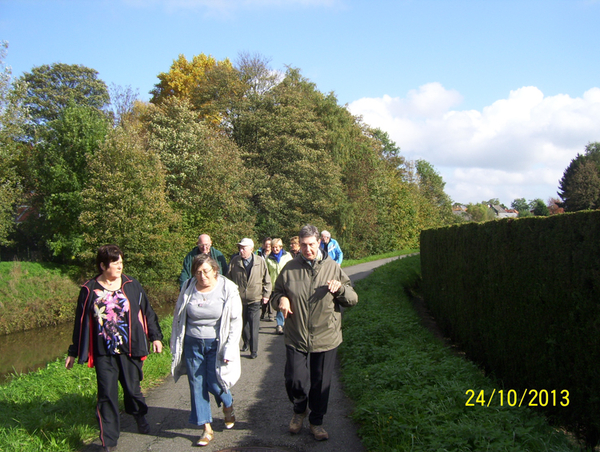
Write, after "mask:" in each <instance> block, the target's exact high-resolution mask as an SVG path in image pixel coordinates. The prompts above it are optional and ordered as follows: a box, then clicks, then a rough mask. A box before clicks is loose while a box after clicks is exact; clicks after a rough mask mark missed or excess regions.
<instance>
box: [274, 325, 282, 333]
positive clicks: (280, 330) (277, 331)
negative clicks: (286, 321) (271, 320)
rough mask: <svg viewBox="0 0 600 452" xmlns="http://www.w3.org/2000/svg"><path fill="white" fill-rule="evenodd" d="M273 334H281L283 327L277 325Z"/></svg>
mask: <svg viewBox="0 0 600 452" xmlns="http://www.w3.org/2000/svg"><path fill="white" fill-rule="evenodd" d="M275 332H276V333H277V334H283V327H282V326H281V325H277V328H275Z"/></svg>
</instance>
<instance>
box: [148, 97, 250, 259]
mask: <svg viewBox="0 0 600 452" xmlns="http://www.w3.org/2000/svg"><path fill="white" fill-rule="evenodd" d="M145 121H146V128H147V130H148V132H149V134H148V145H149V148H150V149H151V150H153V151H154V152H156V154H157V155H158V156H159V157H160V159H161V161H162V163H163V165H164V167H165V187H166V188H165V189H166V193H167V197H168V199H169V200H170V202H171V203H172V205H173V208H174V209H176V210H177V211H178V212H180V213H181V214H182V217H183V218H182V229H183V232H184V233H185V234H187V236H188V238H189V239H190V240H194V243H195V238H197V237H198V234H199V233H200V232H203V233H206V234H209V235H211V237H212V239H213V242H214V243H219V247H225V248H226V249H229V250H231V251H233V250H234V249H235V244H236V243H237V242H238V241H239V240H240V238H241V237H243V236H245V235H247V234H248V233H249V231H251V230H252V228H253V226H254V214H253V213H252V211H251V209H250V202H249V198H250V193H251V191H250V181H251V177H250V173H249V171H248V170H247V169H245V168H244V166H243V163H242V159H241V157H240V152H239V149H238V148H237V146H236V145H235V143H234V142H233V141H231V140H230V139H229V138H228V137H227V136H226V135H224V134H223V133H221V132H219V131H217V130H215V129H214V128H212V127H208V126H207V125H206V124H204V123H203V122H200V121H198V119H197V114H196V113H195V111H194V110H193V109H192V107H191V105H190V102H189V101H188V100H186V99H179V98H177V97H172V98H169V99H165V100H164V101H163V102H162V103H161V104H160V105H159V106H153V108H150V109H149V110H148V111H147V112H146V114H145Z"/></svg>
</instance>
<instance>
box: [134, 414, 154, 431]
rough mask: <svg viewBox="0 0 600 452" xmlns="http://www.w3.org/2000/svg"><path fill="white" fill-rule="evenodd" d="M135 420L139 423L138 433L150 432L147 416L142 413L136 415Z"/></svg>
mask: <svg viewBox="0 0 600 452" xmlns="http://www.w3.org/2000/svg"><path fill="white" fill-rule="evenodd" d="M133 417H134V418H135V422H136V423H137V428H138V433H141V434H143V435H147V434H148V433H150V426H149V425H148V421H146V417H145V416H144V415H143V414H142V415H135V416H133Z"/></svg>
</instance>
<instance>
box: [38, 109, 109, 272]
mask: <svg viewBox="0 0 600 452" xmlns="http://www.w3.org/2000/svg"><path fill="white" fill-rule="evenodd" d="M108 130H109V123H108V120H107V118H106V116H105V115H104V114H102V113H101V112H100V111H98V110H97V109H95V108H93V107H89V106H78V105H74V104H70V105H69V106H67V107H66V108H64V109H63V110H62V111H61V112H60V114H59V116H58V118H57V119H55V120H53V121H50V122H48V123H47V125H46V128H45V129H44V131H43V134H42V137H43V140H42V141H41V142H40V143H39V144H38V145H37V146H36V147H35V152H34V153H33V154H32V156H31V159H32V162H31V163H33V164H31V165H30V166H31V168H30V173H29V177H28V179H29V180H30V181H31V185H30V186H29V187H28V188H29V190H30V191H31V192H32V193H34V197H33V204H34V206H35V208H36V209H37V211H38V212H39V213H40V215H41V216H40V217H39V218H34V219H32V220H31V221H34V222H35V223H36V225H37V230H38V231H39V234H40V236H41V240H42V242H43V243H44V245H45V246H46V247H47V248H48V249H49V250H50V252H51V254H52V256H54V257H55V258H59V259H60V260H61V261H63V262H72V261H73V259H76V258H77V256H78V254H79V253H80V252H81V250H82V246H83V231H82V230H81V225H80V223H79V216H80V214H81V212H82V190H83V189H84V187H85V184H86V182H87V181H88V180H89V178H90V175H89V174H88V161H89V160H91V159H93V158H95V154H96V152H97V150H98V148H99V146H100V144H101V143H102V141H103V140H104V138H105V136H106V134H107V133H108Z"/></svg>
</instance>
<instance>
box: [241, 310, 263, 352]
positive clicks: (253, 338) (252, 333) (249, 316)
mask: <svg viewBox="0 0 600 452" xmlns="http://www.w3.org/2000/svg"><path fill="white" fill-rule="evenodd" d="M242 318H243V319H244V329H243V331H242V339H243V340H244V346H246V345H248V346H249V347H250V353H258V332H259V330H260V303H258V302H257V303H246V304H243V305H242Z"/></svg>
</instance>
